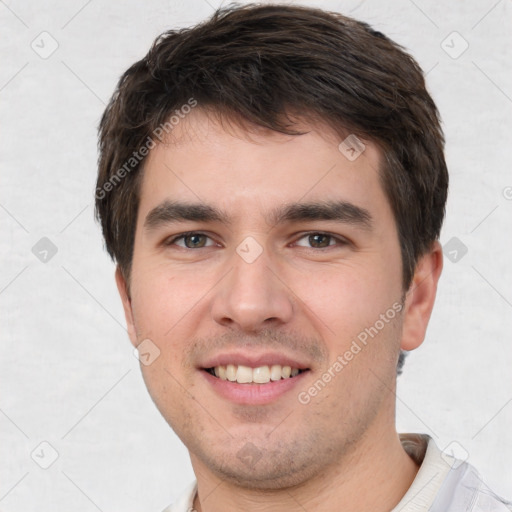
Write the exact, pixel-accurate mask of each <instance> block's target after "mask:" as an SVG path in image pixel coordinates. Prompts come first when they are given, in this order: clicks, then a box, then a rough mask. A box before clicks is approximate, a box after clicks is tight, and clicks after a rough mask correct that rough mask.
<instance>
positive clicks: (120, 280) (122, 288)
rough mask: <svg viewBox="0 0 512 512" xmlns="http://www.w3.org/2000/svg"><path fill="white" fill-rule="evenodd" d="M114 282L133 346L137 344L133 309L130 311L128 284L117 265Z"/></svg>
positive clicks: (130, 302)
mask: <svg viewBox="0 0 512 512" xmlns="http://www.w3.org/2000/svg"><path fill="white" fill-rule="evenodd" d="M116 284H117V290H118V291H119V295H120V297H121V301H122V303H123V309H124V316H125V318H126V329H127V331H128V336H129V337H130V341H131V342H132V345H133V346H134V347H136V346H137V331H136V329H135V323H134V321H133V311H132V301H131V297H130V294H129V291H128V286H127V283H126V279H125V278H124V276H123V273H122V272H121V269H120V268H119V266H117V268H116Z"/></svg>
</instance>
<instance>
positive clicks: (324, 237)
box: [295, 233, 347, 249]
mask: <svg viewBox="0 0 512 512" xmlns="http://www.w3.org/2000/svg"><path fill="white" fill-rule="evenodd" d="M301 240H305V242H301ZM295 244H296V245H298V246H300V247H312V248H314V249H324V248H326V247H332V246H333V245H346V244H347V242H345V241H344V240H343V239H341V238H338V237H335V236H333V235H329V234H328V233H309V234H307V235H304V236H302V237H301V238H299V239H298V240H297V242H295Z"/></svg>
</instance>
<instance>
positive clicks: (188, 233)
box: [162, 231, 218, 250]
mask: <svg viewBox="0 0 512 512" xmlns="http://www.w3.org/2000/svg"><path fill="white" fill-rule="evenodd" d="M191 235H203V236H205V237H207V238H209V239H210V240H211V241H212V242H214V243H213V244H211V245H207V246H205V247H212V246H213V245H215V244H218V242H217V241H216V240H214V239H213V237H211V236H210V235H209V234H208V233H205V232H203V231H184V232H183V233H178V234H176V235H172V236H169V237H167V238H165V239H164V240H163V242H162V245H164V246H171V245H176V242H177V241H178V240H182V239H184V238H186V237H187V236H191ZM177 247H181V246H180V245H177ZM205 247H199V249H204V248H205ZM181 248H182V249H188V250H197V249H191V248H190V247H181Z"/></svg>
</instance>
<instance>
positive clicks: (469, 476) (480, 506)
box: [162, 434, 512, 512]
mask: <svg viewBox="0 0 512 512" xmlns="http://www.w3.org/2000/svg"><path fill="white" fill-rule="evenodd" d="M400 441H401V442H402V445H403V447H404V449H405V451H406V452H407V453H408V454H409V455H410V456H411V457H412V458H413V459H414V460H415V461H416V462H417V463H418V464H420V469H419V471H418V473H417V475H416V478H415V479H414V481H413V483H412V485H411V487H410V488H409V490H408V491H407V492H406V493H405V495H404V497H403V498H402V499H401V500H400V502H399V503H398V505H396V507H395V508H393V510H392V511H391V512H510V511H512V503H506V502H505V501H504V500H501V499H500V498H499V497H498V496H496V495H495V494H494V493H493V492H492V491H491V490H490V489H489V488H488V487H487V486H486V485H485V483H484V482H483V480H482V477H481V476H480V474H479V473H478V472H477V471H476V469H475V468H474V467H473V466H471V465H470V464H468V463H466V462H463V461H461V460H458V459H455V458H454V457H452V456H450V455H448V454H446V453H443V452H441V450H440V449H439V448H438V447H437V446H436V444H435V442H434V441H433V440H432V439H431V438H430V437H429V436H427V435H423V434H400ZM196 492H197V482H193V483H192V484H190V485H189V487H188V488H187V489H186V491H185V492H184V493H183V494H182V495H181V496H180V498H179V499H178V500H177V501H176V502H175V503H173V504H172V505H170V506H169V507H167V508H165V510H163V511H162V512H194V508H193V503H194V498H195V495H196Z"/></svg>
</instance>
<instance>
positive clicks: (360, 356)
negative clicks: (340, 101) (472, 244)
mask: <svg viewBox="0 0 512 512" xmlns="http://www.w3.org/2000/svg"><path fill="white" fill-rule="evenodd" d="M307 128H308V129H309V132H308V133H307V134H305V135H300V136H286V135H282V134H277V133H274V132H268V131H263V130H259V131H255V132H253V133H251V134H248V133H246V132H244V131H243V130H242V129H239V128H235V127H234V126H231V127H230V128H229V129H228V130H226V129H224V128H223V127H222V126H221V125H220V124H219V123H218V122H215V121H213V120H212V119H210V120H209V119H208V117H207V116H206V115H205V114H204V113H202V112H201V111H200V110H196V111H194V112H193V113H191V114H189V115H188V116H187V117H186V118H185V119H184V120H182V121H181V122H180V124H179V125H178V126H177V127H176V128H175V129H174V132H173V140H172V141H170V143H169V144H160V145H158V146H156V147H155V148H154V149H153V150H152V151H151V153H150V155H149V157H148V159H147V161H146V163H145V168H144V176H143V180H142V185H141V193H140V207H139V212H138V220H137V226H136V234H135V247H134V254H133V264H132V273H131V281H130V293H129V294H128V293H126V286H125V284H126V283H124V281H123V278H122V276H121V274H120V273H119V272H118V274H117V279H118V285H119V289H120V292H121V296H122V298H123V303H124V307H125V312H126V316H127V321H128V327H129V332H130V336H131V339H132V342H133V344H134V345H138V344H139V343H141V342H143V340H150V341H144V343H145V344H146V345H144V346H146V347H151V350H149V351H148V352H149V353H150V354H151V356H149V357H147V359H148V361H146V363H147V362H150V364H142V365H141V368H142V372H143V375H144V379H145V382H146V384H147V387H148V390H149V392H150V394H151V396H152V398H153V400H154V402H155V404H156V405H157V407H158V409H159V410H160V411H161V413H162V415H163V416H164V418H165V419H166V420H167V422H168V423H169V424H170V425H171V427H172V428H173V429H174V430H175V431H176V433H177V434H178V436H179V437H180V438H181V439H182V441H183V442H184V443H185V445H186V446H187V448H188V449H189V451H190V454H191V458H192V463H193V464H194V469H195V470H196V473H197V472H198V471H210V472H213V473H214V474H216V475H217V476H219V477H220V478H222V479H230V480H231V481H233V482H238V483H241V484H244V485H247V486H249V487H256V488H257V487H261V488H263V487H265V488H272V487H280V486H282V485H289V484H296V483H300V482H302V481H304V480H306V479H307V478H309V477H310V476H311V475H313V474H316V473H318V472H319V471H322V469H324V468H326V467H328V466H329V465H332V464H336V463H337V461H340V460H343V458H347V457H350V453H351V451H353V450H354V449H355V447H356V446H358V445H359V444H360V443H361V442H362V440H363V439H364V438H365V437H368V435H369V433H370V432H372V435H373V436H374V437H375V436H378V435H379V432H381V433H382V432H383V431H385V430H386V429H389V428H390V426H391V425H392V424H393V422H394V396H393V393H392V392H390V390H392V389H394V383H395V378H396V362H397V357H398V352H399V348H400V343H401V339H402V328H403V325H404V321H406V318H407V317H408V315H409V316H411V315H413V316H414V313H411V312H412V311H413V309H414V306H411V304H409V303H408V302H406V303H405V306H404V308H402V297H403V290H402V281H401V275H402V265H401V256H400V248H399V243H398V237H397V230H396V225H395V221H394V218H393V214H392V212H391V209H390V206H389V204H388V201H387V199H386V197H385V194H384V192H383V189H382V186H381V184H380V177H379V171H378V169H379V159H380V155H379V151H378V150H377V148H376V147H375V146H374V145H373V144H372V143H370V142H368V141H365V145H366V147H365V150H364V152H363V153H362V154H360V155H359V157H357V158H356V159H355V160H354V159H353V158H352V159H349V158H347V156H346V155H347V154H346V153H343V152H342V151H340V150H339V149H338V145H339V143H340V142H341V140H340V139H339V138H337V137H336V136H335V135H334V134H333V133H332V132H330V131H329V130H328V128H327V127H321V126H320V127H319V126H309V127H307ZM350 156H351V157H353V154H350ZM408 300H409V299H408ZM428 314H430V310H429V311H428ZM427 316H428V315H427ZM425 325H426V324H425ZM420 330H421V329H420ZM407 348H410V347H407ZM155 356H157V357H156V358H155ZM153 359H154V360H153Z"/></svg>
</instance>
